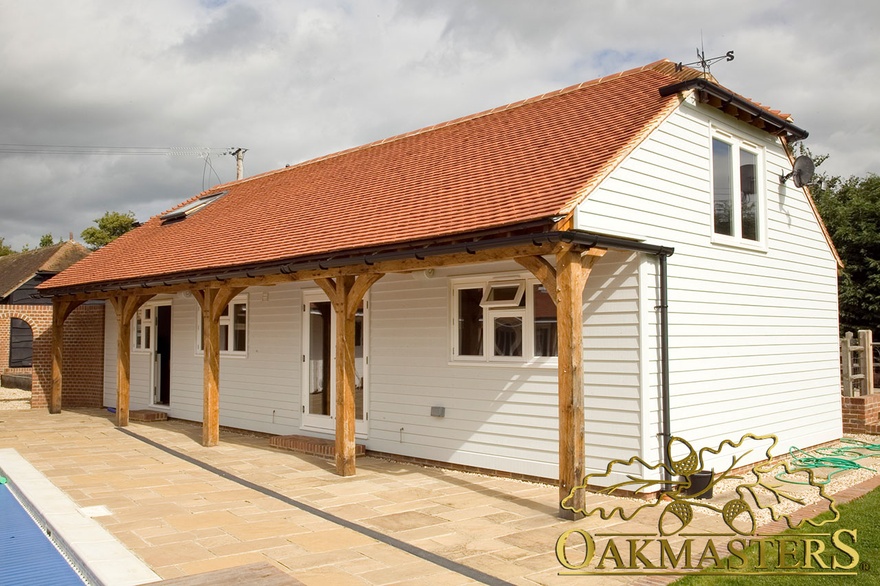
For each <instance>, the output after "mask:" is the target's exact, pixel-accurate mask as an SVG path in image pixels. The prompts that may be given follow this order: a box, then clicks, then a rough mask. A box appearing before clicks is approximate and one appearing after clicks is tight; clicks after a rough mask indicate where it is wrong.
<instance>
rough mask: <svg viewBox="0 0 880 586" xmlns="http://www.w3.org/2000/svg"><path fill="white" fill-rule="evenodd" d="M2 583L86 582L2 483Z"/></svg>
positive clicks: (6, 485)
mask: <svg viewBox="0 0 880 586" xmlns="http://www.w3.org/2000/svg"><path fill="white" fill-rule="evenodd" d="M0 519H3V520H2V521H0V584H21V585H25V584H56V585H58V586H67V585H77V586H82V584H85V581H84V580H83V578H82V577H81V576H80V575H79V573H77V572H76V571H75V570H74V569H73V567H72V566H71V565H70V563H69V562H68V561H67V559H66V558H65V557H64V556H63V555H62V554H61V552H60V551H59V550H58V548H56V547H55V544H54V543H52V541H50V539H49V537H48V536H47V535H46V533H44V532H43V530H42V529H41V528H40V526H39V525H37V523H36V521H34V519H33V518H32V517H31V516H30V514H29V513H28V512H27V510H26V509H25V508H24V506H23V505H22V504H21V503H20V502H18V499H16V498H15V496H14V495H13V494H12V491H11V489H10V487H9V485H8V484H3V486H0Z"/></svg>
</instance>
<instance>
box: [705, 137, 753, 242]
mask: <svg viewBox="0 0 880 586" xmlns="http://www.w3.org/2000/svg"><path fill="white" fill-rule="evenodd" d="M759 153H760V151H759V150H758V148H757V147H756V146H754V145H751V144H749V143H747V142H745V141H741V140H738V139H736V138H734V137H729V136H715V137H713V138H712V217H713V232H714V233H715V234H716V235H718V236H721V237H722V238H723V237H730V238H732V239H736V240H740V241H743V242H760V241H761V233H762V230H763V225H762V224H763V222H764V217H763V199H762V194H761V182H760V167H761V161H760V156H759Z"/></svg>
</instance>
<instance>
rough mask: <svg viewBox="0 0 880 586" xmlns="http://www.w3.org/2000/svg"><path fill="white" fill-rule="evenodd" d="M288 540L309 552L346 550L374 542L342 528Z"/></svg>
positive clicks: (305, 534) (296, 536) (301, 535)
mask: <svg viewBox="0 0 880 586" xmlns="http://www.w3.org/2000/svg"><path fill="white" fill-rule="evenodd" d="M288 539H289V541H291V542H292V543H295V544H297V545H299V546H301V547H303V548H304V549H306V550H307V551H311V552H327V551H335V550H339V549H348V548H351V547H356V546H358V545H364V544H367V543H371V542H373V541H374V540H373V539H371V538H369V537H367V536H365V535H361V534H359V533H355V532H354V531H351V530H349V529H344V528H340V529H329V530H326V531H316V532H313V533H310V534H309V533H304V534H300V535H292V536H290V537H289V538H288Z"/></svg>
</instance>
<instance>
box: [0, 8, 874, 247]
mask: <svg viewBox="0 0 880 586" xmlns="http://www.w3.org/2000/svg"><path fill="white" fill-rule="evenodd" d="M878 28H880V3H878V2H873V1H860V2H855V1H851V0H838V1H837V2H830V1H827V0H791V1H787V2H774V1H773V0H738V1H737V2H729V1H723V2H721V1H714V0H701V1H698V2H697V1H692V2H685V1H674V2H673V1H664V0H644V1H635V0H619V1H611V0H608V1H599V0H560V1H554V2H550V1H547V2H537V1H535V0H349V1H344V2H343V1H330V0H314V1H308V0H228V1H227V0H201V1H198V0H150V1H149V2H144V1H140V0H139V1H138V2H132V1H128V0H76V2H70V1H69V0H27V1H23V0H0V72H2V74H0V237H3V238H5V240H6V243H7V244H10V245H12V246H13V247H15V248H16V249H18V248H21V247H22V246H25V245H29V246H31V247H33V246H35V245H36V244H37V243H38V242H39V239H40V236H41V235H43V234H46V233H51V234H53V235H54V236H55V237H56V239H57V238H58V237H62V236H63V237H65V238H66V237H67V236H68V234H69V233H70V232H73V233H74V235H75V237H76V238H77V239H79V234H80V232H82V230H83V229H85V228H86V227H88V226H90V225H92V222H93V220H94V219H95V218H97V217H99V216H101V215H102V214H103V213H104V212H105V211H107V210H115V211H123V212H124V211H129V210H131V211H133V212H135V214H136V216H137V218H138V219H139V220H142V221H145V220H147V219H148V218H149V217H150V216H152V215H155V214H157V213H160V212H162V211H164V210H166V209H167V208H169V207H171V206H172V205H174V204H176V203H178V202H180V201H182V200H184V199H187V198H189V197H191V196H192V195H195V194H197V193H198V192H200V191H202V189H204V188H208V187H210V186H212V185H215V184H217V183H221V182H225V181H229V180H232V179H234V178H235V160H234V157H232V156H231V155H228V154H223V153H224V149H226V148H228V147H243V148H247V149H248V151H247V153H246V155H245V159H244V166H245V175H254V174H257V173H260V172H263V171H267V170H271V169H277V168H280V167H283V166H284V165H286V164H290V163H296V162H299V161H303V160H306V159H310V158H312V157H316V156H320V155H323V154H327V153H330V152H334V151H337V150H341V149H344V148H348V147H352V146H357V145H359V144H363V143H366V142H370V141H373V140H377V139H380V138H384V137H387V136H392V135H395V134H399V133H402V132H406V131H409V130H414V129H417V128H420V127H423V126H427V125H430V124H434V123H438V122H442V121H444V120H448V119H452V118H456V117H458V116H462V115H466V114H470V113H474V112H478V111H482V110H485V109H488V108H492V107H495V106H499V105H503V104H506V103H510V102H513V101H516V100H519V99H523V98H527V97H531V96H535V95H538V94H541V93H544V92H546V91H550V90H554V89H559V88H562V87H565V86H568V85H572V84H575V83H579V82H582V81H586V80H590V79H593V78H596V77H599V76H602V75H605V74H609V73H614V72H617V71H621V70H624V69H628V68H632V67H637V66H641V65H644V64H646V63H650V62H652V61H655V60H657V59H661V58H668V59H670V60H672V61H680V62H684V63H689V62H692V61H695V60H696V58H697V48H698V47H700V46H701V43H702V45H703V46H704V47H705V54H706V56H707V57H714V56H718V55H724V54H725V53H726V52H727V51H730V50H733V51H735V55H736V58H735V60H734V61H732V62H724V61H722V62H719V63H717V64H716V65H714V66H713V67H712V73H713V74H714V75H715V76H716V77H717V78H718V80H719V81H720V82H721V83H722V84H724V85H725V86H727V87H729V88H730V89H732V90H734V91H736V92H738V93H740V94H743V95H745V96H748V97H750V98H752V99H755V100H757V101H760V102H762V103H764V104H767V105H769V106H771V107H773V108H778V109H780V110H783V111H784V112H790V113H791V114H792V116H793V117H794V122H795V124H797V125H798V126H800V127H801V128H805V129H806V130H808V131H809V132H810V137H809V138H808V139H807V141H806V143H805V144H806V145H807V146H809V147H810V149H811V150H812V152H813V153H816V154H829V155H830V158H829V159H828V161H827V162H826V163H825V164H824V165H823V166H822V168H821V169H822V170H824V171H826V172H828V173H831V174H834V175H843V176H849V175H864V174H866V173H869V172H871V173H880V124H878V122H880V115H878V111H880V109H878V107H877V105H876V102H877V95H878V94H877V91H878V89H880V88H878V86H880V59H878V55H880V31H878ZM71 147H102V148H101V149H97V150H96V149H74V148H71ZM134 147H137V148H134ZM145 147H150V148H145ZM204 149H211V150H210V151H207V150H204ZM96 152H97V153H102V154H89V153H96ZM108 153H109V154H108Z"/></svg>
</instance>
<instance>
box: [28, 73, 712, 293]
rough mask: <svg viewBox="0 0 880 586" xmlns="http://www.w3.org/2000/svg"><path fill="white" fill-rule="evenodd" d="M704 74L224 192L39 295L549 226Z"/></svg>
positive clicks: (150, 226)
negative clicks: (541, 223)
mask: <svg viewBox="0 0 880 586" xmlns="http://www.w3.org/2000/svg"><path fill="white" fill-rule="evenodd" d="M697 75H699V74H698V72H696V71H694V70H692V69H687V68H686V69H685V70H684V71H682V72H676V71H675V67H674V64H673V63H671V62H669V61H666V60H663V61H658V62H656V63H652V64H650V65H647V66H645V67H641V68H638V69H633V70H630V71H626V72H623V73H618V74H615V75H611V76H608V77H604V78H601V79H596V80H593V81H589V82H585V83H582V84H579V85H576V86H572V87H568V88H565V89H562V90H559V91H556V92H552V93H549V94H545V95H543V96H538V97H535V98H531V99H528V100H524V101H521V102H517V103H514V104H510V105H507V106H504V107H500V108H496V109H493V110H489V111H487V112H482V113H479V114H475V115H472V116H467V117H464V118H460V119H458V120H453V121H451V122H447V123H443V124H438V125H436V126H432V127H429V128H425V129H421V130H418V131H415V132H411V133H408V134H403V135H400V136H396V137H392V138H389V139H386V140H382V141H378V142H375V143H372V144H368V145H365V146H362V147H358V148H354V149H350V150H347V151H343V152H340V153H336V154H332V155H328V156H325V157H321V158H318V159H314V160H311V161H306V162H303V163H300V164H297V165H293V166H290V167H286V168H284V169H279V170H277V171H272V172H268V173H264V174H262V175H257V176H254V177H250V178H247V179H243V180H240V181H235V182H232V183H228V184H225V185H220V186H217V187H215V188H213V189H211V190H209V191H208V192H205V193H206V194H207V193H213V192H216V191H221V190H225V191H227V194H226V195H225V196H223V197H221V198H220V199H218V200H216V201H214V202H213V203H211V204H209V205H208V206H206V207H204V208H203V209H201V210H199V211H197V212H195V213H193V214H192V215H190V216H188V217H187V218H185V219H183V220H180V221H177V222H168V223H165V224H164V225H163V223H162V220H161V216H155V217H153V218H151V219H150V220H149V221H148V222H146V223H144V224H143V225H142V226H140V227H138V228H136V229H134V230H133V231H131V232H129V233H128V234H126V235H124V236H122V237H121V238H119V239H118V240H116V241H114V242H112V243H110V244H109V245H107V246H105V247H104V248H102V249H100V250H98V251H97V252H95V253H93V254H91V255H89V256H88V257H87V258H86V259H84V260H83V261H81V262H79V263H77V264H76V265H74V266H73V267H71V268H69V269H67V270H66V271H64V272H62V273H61V274H59V275H57V276H56V277H54V278H53V279H51V280H50V281H49V282H47V283H46V284H45V285H44V286H43V289H47V290H49V291H52V290H55V291H56V292H60V291H61V290H63V289H65V288H66V289H68V290H70V288H76V287H82V286H84V285H94V284H101V283H103V284H120V283H125V282H135V281H141V280H143V279H145V278H154V279H155V278H161V277H166V276H183V275H187V274H194V273H205V272H207V271H215V270H216V271H222V270H226V269H232V268H240V267H249V266H258V265H260V264H266V263H273V262H277V261H284V260H295V259H301V258H314V257H315V256H318V255H331V254H340V253H343V252H344V251H345V250H357V249H379V248H382V247H386V248H393V247H404V246H405V245H406V243H412V242H418V241H426V240H442V239H451V238H455V237H464V236H466V235H468V234H473V233H477V232H481V231H487V230H499V229H504V228H506V227H510V228H516V227H517V225H523V224H525V223H529V222H534V221H537V220H546V221H547V222H548V225H549V223H550V218H553V217H555V216H558V215H560V214H565V213H567V212H569V211H570V210H572V209H573V208H574V206H575V205H576V204H577V203H578V202H579V201H581V200H582V199H583V198H584V197H585V196H586V195H587V194H588V193H589V191H590V190H591V189H592V188H593V187H595V185H596V184H597V183H598V182H599V181H600V180H601V179H603V178H604V177H605V176H606V175H607V174H608V173H609V172H610V171H611V170H612V169H613V168H614V166H616V165H617V164H618V163H619V162H620V161H621V159H622V158H623V157H624V156H625V155H626V154H628V153H629V152H631V150H632V149H633V148H634V147H635V146H636V145H637V144H638V143H639V142H640V141H641V140H642V139H643V138H644V137H645V136H647V134H648V133H649V132H650V131H652V130H653V129H654V128H655V127H656V126H657V125H658V124H659V123H660V122H661V121H662V120H663V119H664V118H665V117H666V116H668V115H669V113H670V112H672V111H673V110H674V109H675V107H676V106H677V104H678V98H677V97H676V96H675V95H673V96H667V97H661V96H660V94H659V92H658V89H659V88H660V87H662V86H666V85H669V84H673V83H678V82H681V81H684V80H687V79H691V78H693V77H696V76H697ZM181 205H183V204H181Z"/></svg>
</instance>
